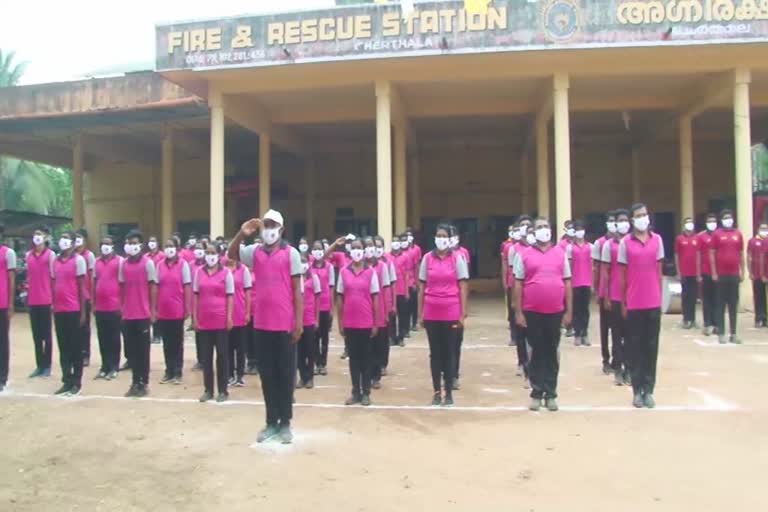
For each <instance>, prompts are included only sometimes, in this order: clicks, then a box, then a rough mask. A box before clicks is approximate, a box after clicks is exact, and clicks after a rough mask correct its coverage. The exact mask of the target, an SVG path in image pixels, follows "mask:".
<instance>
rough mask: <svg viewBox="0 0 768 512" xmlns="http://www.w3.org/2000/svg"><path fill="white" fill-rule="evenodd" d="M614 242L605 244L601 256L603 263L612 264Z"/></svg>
mask: <svg viewBox="0 0 768 512" xmlns="http://www.w3.org/2000/svg"><path fill="white" fill-rule="evenodd" d="M612 243H613V242H605V243H604V244H603V250H602V254H601V255H600V261H602V262H603V263H610V262H611V244H612Z"/></svg>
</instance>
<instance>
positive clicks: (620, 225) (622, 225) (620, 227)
mask: <svg viewBox="0 0 768 512" xmlns="http://www.w3.org/2000/svg"><path fill="white" fill-rule="evenodd" d="M616 231H618V232H619V234H620V235H626V234H627V233H629V222H628V221H626V220H621V221H619V222H617V223H616Z"/></svg>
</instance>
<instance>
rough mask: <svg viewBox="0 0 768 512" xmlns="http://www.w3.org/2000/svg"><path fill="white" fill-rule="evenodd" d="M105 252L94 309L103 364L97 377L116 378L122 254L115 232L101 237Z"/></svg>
mask: <svg viewBox="0 0 768 512" xmlns="http://www.w3.org/2000/svg"><path fill="white" fill-rule="evenodd" d="M100 252H101V256H99V258H98V259H97V260H96V265H95V266H94V270H93V287H92V289H93V311H94V315H95V316H96V333H97V336H98V338H99V352H100V353H101V368H100V369H99V373H98V374H97V375H96V379H105V380H113V379H116V378H117V372H118V371H119V369H120V322H121V318H120V283H119V281H118V275H117V274H118V270H119V268H120V261H121V260H122V258H121V257H120V256H117V255H116V254H115V241H114V239H113V238H112V237H111V236H105V237H104V238H102V239H101V251H100Z"/></svg>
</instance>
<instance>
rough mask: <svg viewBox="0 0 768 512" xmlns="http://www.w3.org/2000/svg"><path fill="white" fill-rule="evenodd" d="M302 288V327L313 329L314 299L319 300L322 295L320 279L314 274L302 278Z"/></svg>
mask: <svg viewBox="0 0 768 512" xmlns="http://www.w3.org/2000/svg"><path fill="white" fill-rule="evenodd" d="M302 285H303V286H304V316H303V318H304V327H315V298H317V299H318V300H319V298H320V295H321V294H322V287H321V285H320V278H319V277H318V276H317V274H315V273H314V272H310V273H309V275H308V276H307V275H306V274H305V275H304V276H303V278H302Z"/></svg>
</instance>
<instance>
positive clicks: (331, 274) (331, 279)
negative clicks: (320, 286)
mask: <svg viewBox="0 0 768 512" xmlns="http://www.w3.org/2000/svg"><path fill="white" fill-rule="evenodd" d="M328 286H330V287H331V288H333V287H334V286H336V268H335V267H334V266H333V265H328Z"/></svg>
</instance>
